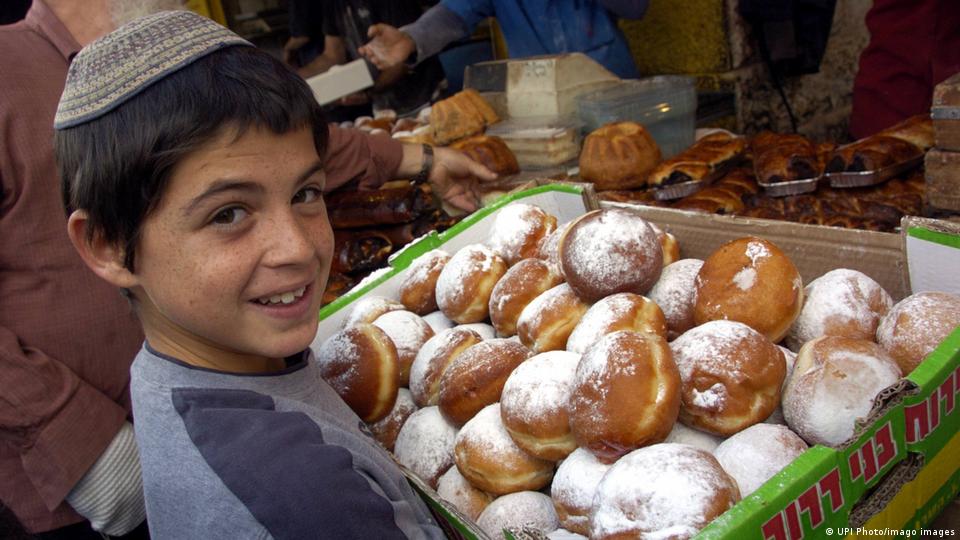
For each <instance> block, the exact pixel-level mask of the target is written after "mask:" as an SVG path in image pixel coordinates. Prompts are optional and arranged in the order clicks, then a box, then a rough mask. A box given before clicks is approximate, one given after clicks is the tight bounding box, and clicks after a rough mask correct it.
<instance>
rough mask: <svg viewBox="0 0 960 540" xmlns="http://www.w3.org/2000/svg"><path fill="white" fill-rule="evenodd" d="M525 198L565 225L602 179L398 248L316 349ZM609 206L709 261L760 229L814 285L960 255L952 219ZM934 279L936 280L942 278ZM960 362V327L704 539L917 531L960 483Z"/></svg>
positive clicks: (905, 278)
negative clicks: (839, 441) (848, 219)
mask: <svg viewBox="0 0 960 540" xmlns="http://www.w3.org/2000/svg"><path fill="white" fill-rule="evenodd" d="M514 201H523V202H527V203H530V204H536V205H538V206H541V207H542V208H544V210H546V211H548V212H550V213H552V214H554V215H556V216H557V218H558V222H559V223H563V222H565V221H567V220H570V219H573V218H574V217H576V216H579V215H581V214H583V213H584V212H586V211H589V210H590V209H593V208H596V207H597V202H596V197H595V195H594V194H593V192H592V186H590V185H587V184H558V185H553V184H551V185H538V186H536V187H533V188H531V189H526V190H523V191H520V192H515V193H511V194H509V195H507V196H505V197H504V198H502V199H500V200H498V201H496V202H495V203H492V204H491V205H490V206H488V207H486V208H483V209H481V210H479V211H477V212H475V213H474V214H473V215H471V216H469V217H467V218H466V219H465V220H464V221H462V222H461V223H459V224H458V225H456V226H454V227H453V228H451V229H450V230H448V231H445V232H443V233H440V234H436V233H431V234H430V235H428V236H427V237H424V238H422V239H420V240H419V241H416V242H414V243H413V244H411V246H410V247H408V248H406V249H405V250H403V251H401V252H399V253H398V254H397V255H395V256H394V257H393V258H392V259H391V261H390V266H389V267H388V268H387V269H385V270H383V271H382V272H380V273H378V274H377V275H375V276H373V277H371V278H369V279H368V280H366V281H365V282H364V283H361V284H360V285H359V286H358V287H357V288H355V289H354V290H353V291H351V292H349V293H347V295H345V296H343V297H342V298H340V299H338V300H337V301H335V302H333V303H331V304H330V305H328V306H326V307H324V308H323V309H322V310H321V312H320V323H319V332H318V335H317V338H316V340H315V341H314V344H313V346H314V348H316V347H319V345H320V344H321V343H322V342H323V340H324V339H325V338H326V337H328V336H330V335H332V334H333V333H335V332H336V331H337V330H338V329H339V328H340V325H341V323H342V320H343V319H344V317H345V316H346V315H347V314H348V313H349V311H350V308H351V305H352V304H353V302H355V301H357V300H358V299H360V298H362V297H363V296H366V295H382V296H388V297H396V295H397V290H398V288H399V285H400V282H401V281H402V278H403V276H404V270H405V269H406V268H407V267H408V266H409V265H410V264H411V263H412V262H413V260H414V259H416V258H417V257H418V256H420V255H422V254H424V253H426V252H427V251H430V250H432V249H437V248H441V247H443V248H444V249H446V250H448V251H451V252H453V251H456V250H457V249H459V248H460V247H463V246H465V245H467V244H471V243H475V242H482V241H484V240H485V238H486V233H487V230H488V229H489V227H490V225H491V224H492V222H493V219H494V218H495V214H496V212H497V211H498V210H499V209H500V208H502V207H503V206H505V205H507V204H509V203H511V202H514ZM600 206H602V207H618V206H622V207H630V208H633V209H635V210H636V211H637V212H640V213H641V214H642V215H643V216H644V217H645V218H646V219H648V220H649V221H652V222H654V223H656V224H657V225H659V226H661V227H662V228H663V229H664V230H667V231H669V232H671V233H673V234H674V235H675V236H676V237H677V239H678V240H679V242H680V246H681V257H685V258H686V257H695V258H701V259H702V258H705V257H706V256H708V255H709V254H710V253H711V252H712V251H713V250H714V249H716V248H717V247H719V246H720V245H721V244H723V243H724V242H726V241H729V240H732V239H735V238H739V237H742V236H746V235H751V234H752V235H758V236H762V237H764V238H767V239H769V240H770V241H772V242H774V243H775V244H777V246H778V247H780V248H781V249H782V250H783V251H784V252H785V253H787V254H788V255H789V256H790V257H791V259H792V260H793V261H794V262H795V264H796V265H797V267H798V269H799V270H800V272H801V275H802V276H803V278H804V281H805V282H809V281H810V280H811V279H813V278H815V277H817V276H819V275H821V274H823V273H824V272H826V271H828V270H830V269H833V268H838V267H847V268H853V269H857V270H860V271H863V272H865V273H867V274H868V275H870V276H871V277H873V278H874V279H875V280H876V281H878V282H879V283H880V284H881V285H883V287H884V288H885V289H886V290H887V291H888V292H889V293H890V294H891V295H892V296H893V297H894V298H895V299H900V298H903V297H905V296H907V295H909V294H910V291H911V284H912V285H913V288H914V289H915V290H927V289H928V288H929V287H934V288H939V287H940V285H941V281H940V280H941V278H942V277H943V275H944V274H945V273H944V272H943V271H942V270H941V271H940V272H931V273H928V274H926V275H923V274H921V273H914V272H908V268H907V267H908V260H909V261H910V265H911V266H918V267H920V266H927V265H939V264H940V262H937V261H942V260H944V259H943V257H944V255H943V253H942V252H941V251H938V249H940V248H943V249H948V250H952V252H953V253H952V254H953V255H954V256H960V228H954V229H951V228H949V227H947V229H946V231H944V230H936V231H931V229H932V228H934V229H936V228H942V226H941V224H942V223H943V222H936V227H932V226H931V225H930V223H926V222H923V223H919V222H913V221H909V220H906V221H905V223H904V227H903V230H904V233H903V235H902V236H901V235H897V234H890V233H877V232H871V231H859V230H847V229H838V228H833V227H820V226H814V225H800V224H794V223H786V222H780V221H771V220H762V219H750V218H740V217H731V216H719V215H706V214H701V213H697V212H686V211H682V210H675V209H668V208H656V207H643V206H633V205H624V204H620V203H606V202H605V203H602V205H600ZM918 243H919V244H918ZM928 244H929V245H928ZM947 264H950V263H947ZM911 276H915V277H911ZM927 280H933V281H932V285H931V284H928V283H927ZM957 286H958V285H957V284H956V283H948V284H947V285H946V287H947V289H946V290H953V291H954V292H957V289H952V287H957ZM958 371H960V329H958V330H956V331H954V333H953V334H952V335H950V336H949V337H948V338H947V339H946V340H945V341H944V342H943V343H942V344H941V345H940V346H939V347H938V348H937V349H936V351H934V352H933V353H932V354H931V355H930V356H929V357H928V358H927V360H926V361H924V363H923V364H921V366H920V367H919V368H918V369H917V370H915V371H914V372H913V373H912V374H910V376H908V377H906V378H904V379H902V380H901V381H899V382H898V383H897V384H895V385H893V386H891V387H890V388H888V389H887V390H886V391H885V392H883V393H882V394H881V395H880V396H878V398H877V399H876V400H875V404H874V409H873V412H872V413H871V415H870V417H869V418H868V420H867V421H865V422H863V423H862V424H861V425H860V426H859V427H858V430H857V432H856V434H855V435H854V437H852V438H851V440H849V441H848V442H847V443H845V444H844V445H842V446H841V447H839V448H828V447H825V446H819V445H818V446H815V447H812V448H811V449H809V450H808V451H807V452H805V453H804V454H802V455H801V456H800V457H798V458H797V459H796V460H794V462H793V463H791V464H790V465H789V466H788V467H787V468H785V469H784V470H782V471H781V472H780V473H778V474H777V475H775V476H774V477H773V478H771V479H770V480H769V481H768V482H767V483H766V484H764V486H763V487H761V488H760V489H759V490H757V491H756V492H754V493H753V494H751V495H750V496H748V497H746V498H745V499H743V500H742V501H740V503H738V504H737V505H736V506H734V507H733V508H731V509H730V510H728V511H727V512H726V513H725V514H723V515H722V516H720V517H719V518H717V519H716V520H715V521H714V522H713V523H711V524H710V525H708V526H707V527H706V528H704V529H703V530H702V531H701V532H700V534H699V535H698V536H697V538H711V539H712V538H723V539H737V540H740V539H748V540H749V539H756V540H798V539H800V538H812V537H827V536H831V535H832V536H844V537H851V538H853V537H860V536H863V537H877V536H878V533H877V531H882V530H883V529H884V528H888V529H890V530H894V531H901V530H904V529H910V530H913V529H919V528H921V527H923V526H924V525H926V524H928V523H929V522H930V521H932V520H933V518H934V517H936V515H937V513H938V512H939V510H940V509H942V508H943V507H944V505H945V504H947V503H948V502H949V501H951V500H952V499H953V498H954V497H955V496H956V494H957V492H958V490H960V437H958V436H957V428H958V426H960V403H958V402H957V401H956V399H955V398H956V393H958V392H960V375H958ZM411 482H412V483H413V485H414V486H415V487H416V488H417V490H418V491H419V492H420V493H421V494H422V495H423V497H424V499H425V500H426V502H427V504H428V505H429V506H430V507H431V509H432V510H433V511H434V513H435V515H437V516H438V518H439V519H441V520H443V521H445V524H444V526H445V528H446V530H447V531H448V534H450V535H451V537H455V538H478V539H485V538H487V536H486V535H485V534H484V533H483V532H482V531H481V530H480V529H479V528H478V527H477V526H476V524H475V523H472V522H470V521H469V520H467V519H466V518H464V517H463V515H462V514H460V513H459V512H457V511H456V510H455V509H453V508H451V506H450V505H449V504H448V503H446V502H444V501H441V500H439V498H438V497H437V495H436V493H435V492H434V491H433V490H432V489H430V488H429V487H428V486H426V485H425V483H423V482H422V481H419V480H418V479H416V478H412V479H411ZM858 528H859V531H860V532H859V533H858V532H857V531H858ZM892 534H898V535H901V536H902V535H904V533H903V532H899V533H892ZM914 534H917V533H916V532H914ZM887 536H890V535H889V534H888V535H887ZM534 537H536V536H534Z"/></svg>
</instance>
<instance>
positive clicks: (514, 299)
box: [490, 259, 562, 337]
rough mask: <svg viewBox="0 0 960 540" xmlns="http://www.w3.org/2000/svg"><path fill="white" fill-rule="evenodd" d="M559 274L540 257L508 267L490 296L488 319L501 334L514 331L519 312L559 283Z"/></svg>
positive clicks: (510, 334) (509, 333) (504, 335)
mask: <svg viewBox="0 0 960 540" xmlns="http://www.w3.org/2000/svg"><path fill="white" fill-rule="evenodd" d="M561 281H562V279H561V278H560V276H559V275H558V274H557V273H555V272H554V271H553V270H551V269H550V266H549V265H548V264H547V263H546V262H544V261H541V260H540V259H524V260H522V261H520V262H518V263H517V264H515V265H513V266H511V267H510V269H509V270H507V273H506V274H504V275H503V277H502V278H500V281H498V282H497V284H496V285H495V286H494V287H493V293H492V294H491V295H490V322H492V323H493V327H494V328H496V329H497V333H498V334H499V335H501V336H503V337H509V336H512V335H514V334H516V333H517V319H519V318H520V312H522V311H523V308H525V307H527V304H529V303H530V302H531V301H532V300H533V299H534V298H536V297H537V296H539V295H540V294H541V293H543V292H544V291H546V290H547V289H550V288H552V287H555V286H557V285H559V284H560V282H561Z"/></svg>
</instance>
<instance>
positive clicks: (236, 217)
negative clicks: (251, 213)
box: [210, 206, 247, 225]
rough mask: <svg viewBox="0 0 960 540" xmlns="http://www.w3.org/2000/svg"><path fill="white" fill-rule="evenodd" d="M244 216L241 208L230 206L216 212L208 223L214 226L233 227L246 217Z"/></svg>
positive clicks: (245, 213)
mask: <svg viewBox="0 0 960 540" xmlns="http://www.w3.org/2000/svg"><path fill="white" fill-rule="evenodd" d="M246 215H247V211H246V210H244V209H243V208H240V207H239V206H231V207H229V208H224V209H223V210H220V211H219V212H217V213H216V214H215V215H214V216H213V219H212V220H210V222H211V223H213V224H216V225H234V224H236V223H237V222H239V221H240V220H241V219H243V218H244V217H246Z"/></svg>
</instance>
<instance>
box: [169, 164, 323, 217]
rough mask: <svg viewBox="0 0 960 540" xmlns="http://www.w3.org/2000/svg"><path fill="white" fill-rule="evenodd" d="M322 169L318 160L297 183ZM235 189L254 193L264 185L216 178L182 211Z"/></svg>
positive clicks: (258, 191)
mask: <svg viewBox="0 0 960 540" xmlns="http://www.w3.org/2000/svg"><path fill="white" fill-rule="evenodd" d="M321 170H323V163H321V162H319V161H318V162H316V163H314V164H313V165H311V166H310V167H309V168H308V169H307V170H306V171H304V172H303V173H301V174H300V176H298V177H297V181H296V183H297V184H299V183H301V182H303V181H304V180H306V179H307V178H310V177H311V176H313V175H314V174H316V173H318V172H320V171H321ZM233 190H237V191H247V192H252V193H263V192H264V188H263V185H262V184H260V183H258V182H254V181H252V180H234V179H229V178H224V179H220V180H216V181H215V182H213V183H212V184H210V186H209V187H208V188H207V189H206V190H205V191H204V192H203V193H201V194H199V195H197V196H196V197H194V198H193V199H191V200H190V202H188V203H187V204H186V205H185V206H184V207H183V210H182V211H183V213H184V214H189V213H191V212H193V210H194V209H195V208H196V207H197V206H198V205H199V204H200V203H202V202H203V201H204V200H206V199H209V198H210V197H212V196H214V195H217V194H219V193H223V192H224V191H233Z"/></svg>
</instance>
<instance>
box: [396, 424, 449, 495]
mask: <svg viewBox="0 0 960 540" xmlns="http://www.w3.org/2000/svg"><path fill="white" fill-rule="evenodd" d="M456 440H457V426H455V425H453V424H451V423H450V422H447V420H446V419H445V418H444V417H443V415H441V414H440V409H438V408H437V407H424V408H423V409H420V410H419V411H417V412H415V413H413V414H411V415H410V417H409V418H407V421H406V422H405V423H404V424H403V427H402V428H400V434H399V435H397V442H396V444H394V447H393V455H394V456H395V457H396V458H397V461H398V462H400V464H401V465H404V466H406V467H407V468H409V469H410V470H411V471H413V472H414V473H416V475H417V476H419V477H420V478H421V479H423V481H424V482H426V483H427V484H429V485H430V487H432V488H436V487H437V480H439V479H440V475H442V474H443V473H445V472H446V471H447V469H449V468H450V466H451V465H453V462H454V458H453V453H454V447H455V445H456Z"/></svg>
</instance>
